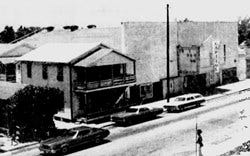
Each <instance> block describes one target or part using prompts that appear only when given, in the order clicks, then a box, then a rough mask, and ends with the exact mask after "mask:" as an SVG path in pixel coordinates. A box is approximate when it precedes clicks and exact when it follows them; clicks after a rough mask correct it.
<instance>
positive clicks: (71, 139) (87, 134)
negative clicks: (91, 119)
mask: <svg viewBox="0 0 250 156" xmlns="http://www.w3.org/2000/svg"><path fill="white" fill-rule="evenodd" d="M109 134H110V132H109V131H108V130H105V129H101V128H92V127H86V126H82V127H77V128H72V129H69V130H66V131H65V132H64V133H63V134H62V135H60V136H57V137H54V138H50V139H47V140H44V141H42V142H41V143H40V147H39V149H40V151H42V152H44V153H46V154H55V153H67V152H68V150H69V149H70V148H72V147H76V146H79V145H83V144H88V143H92V142H95V143H99V142H100V141H101V140H103V139H104V138H105V137H107V136H108V135H109Z"/></svg>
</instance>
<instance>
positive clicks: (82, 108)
mask: <svg viewBox="0 0 250 156" xmlns="http://www.w3.org/2000/svg"><path fill="white" fill-rule="evenodd" d="M17 61H18V62H17V66H18V67H17V70H18V71H17V73H18V75H19V77H20V79H19V82H20V83H24V84H32V85H39V86H49V87H55V88H59V89H60V90H62V91H63V92H64V103H65V104H64V106H62V108H61V111H60V112H59V113H58V114H56V116H55V117H58V118H63V119H68V120H75V119H80V118H81V119H83V120H85V121H88V120H90V119H93V118H95V117H99V116H104V115H107V114H110V113H112V112H114V111H116V110H119V109H121V108H124V107H127V106H128V101H129V99H130V86H133V85H134V84H135V82H136V76H135V75H136V73H135V68H136V66H135V60H134V59H131V58H130V57H128V56H126V55H124V54H121V53H120V52H119V51H117V50H115V49H113V48H111V47H109V46H107V45H104V44H102V43H52V44H45V45H44V46H41V47H39V48H37V49H35V50H33V51H31V52H30V53H28V54H26V55H24V56H22V57H20V58H18V59H17Z"/></svg>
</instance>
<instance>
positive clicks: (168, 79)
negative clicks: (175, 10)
mask: <svg viewBox="0 0 250 156" xmlns="http://www.w3.org/2000/svg"><path fill="white" fill-rule="evenodd" d="M166 38H167V39H166V57H167V62H166V65H167V102H169V95H170V78H169V75H170V72H169V4H167V21H166Z"/></svg>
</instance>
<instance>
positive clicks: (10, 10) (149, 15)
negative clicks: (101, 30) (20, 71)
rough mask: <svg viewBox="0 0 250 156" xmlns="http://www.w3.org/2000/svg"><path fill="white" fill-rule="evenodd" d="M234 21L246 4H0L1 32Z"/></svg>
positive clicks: (123, 0) (155, 0)
mask: <svg viewBox="0 0 250 156" xmlns="http://www.w3.org/2000/svg"><path fill="white" fill-rule="evenodd" d="M166 4H169V5H170V10H169V13H170V14H169V16H170V20H171V21H174V20H183V19H185V18H188V19H190V20H193V21H237V20H238V19H239V17H242V18H244V17H246V16H248V15H250V5H249V4H250V2H248V0H0V29H3V27H4V26H5V25H10V26H14V28H17V27H19V26H20V25H24V26H55V27H61V26H64V25H78V26H80V27H86V25H88V24H96V25H97V27H110V26H119V25H120V23H121V22H125V21H166Z"/></svg>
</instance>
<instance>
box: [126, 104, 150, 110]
mask: <svg viewBox="0 0 250 156" xmlns="http://www.w3.org/2000/svg"><path fill="white" fill-rule="evenodd" d="M129 108H136V109H139V108H148V107H145V106H143V105H138V106H131V107H129Z"/></svg>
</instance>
